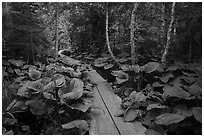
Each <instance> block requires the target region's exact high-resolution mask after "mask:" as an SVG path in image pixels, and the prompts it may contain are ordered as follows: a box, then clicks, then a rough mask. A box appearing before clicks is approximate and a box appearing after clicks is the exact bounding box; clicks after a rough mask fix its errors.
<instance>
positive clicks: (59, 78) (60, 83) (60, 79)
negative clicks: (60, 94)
mask: <svg viewBox="0 0 204 137" xmlns="http://www.w3.org/2000/svg"><path fill="white" fill-rule="evenodd" d="M54 79H55V81H54V82H56V83H55V84H56V87H62V86H63V85H64V84H65V83H66V81H65V77H64V76H63V75H62V74H55V75H54Z"/></svg>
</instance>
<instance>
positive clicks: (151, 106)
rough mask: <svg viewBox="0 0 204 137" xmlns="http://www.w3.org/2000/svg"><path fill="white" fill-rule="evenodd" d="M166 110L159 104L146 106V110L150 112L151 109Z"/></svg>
mask: <svg viewBox="0 0 204 137" xmlns="http://www.w3.org/2000/svg"><path fill="white" fill-rule="evenodd" d="M164 108H167V106H164V105H161V104H159V103H155V104H150V105H148V106H147V110H151V109H164Z"/></svg>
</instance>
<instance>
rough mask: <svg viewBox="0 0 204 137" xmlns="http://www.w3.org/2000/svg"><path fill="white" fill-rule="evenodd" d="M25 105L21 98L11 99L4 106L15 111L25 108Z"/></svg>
mask: <svg viewBox="0 0 204 137" xmlns="http://www.w3.org/2000/svg"><path fill="white" fill-rule="evenodd" d="M25 109H27V106H26V105H25V101H23V100H16V99H15V100H13V101H12V102H11V103H10V104H9V106H8V107H7V108H6V110H7V111H12V112H13V111H17V110H25Z"/></svg>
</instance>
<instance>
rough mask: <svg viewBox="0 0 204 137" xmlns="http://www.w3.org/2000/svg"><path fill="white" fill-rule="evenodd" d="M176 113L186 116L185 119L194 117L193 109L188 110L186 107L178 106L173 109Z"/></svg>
mask: <svg viewBox="0 0 204 137" xmlns="http://www.w3.org/2000/svg"><path fill="white" fill-rule="evenodd" d="M173 111H174V113H176V114H178V115H181V116H184V117H190V116H192V115H193V111H192V108H188V107H187V106H185V105H177V106H176V107H174V108H173Z"/></svg>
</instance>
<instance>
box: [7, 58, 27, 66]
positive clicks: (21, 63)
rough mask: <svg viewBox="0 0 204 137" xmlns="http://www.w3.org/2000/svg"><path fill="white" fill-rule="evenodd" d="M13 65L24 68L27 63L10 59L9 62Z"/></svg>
mask: <svg viewBox="0 0 204 137" xmlns="http://www.w3.org/2000/svg"><path fill="white" fill-rule="evenodd" d="M8 61H9V62H10V63H11V64H13V65H15V66H17V67H22V66H23V64H24V63H25V62H24V61H23V60H14V59H10V60H8Z"/></svg>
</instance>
